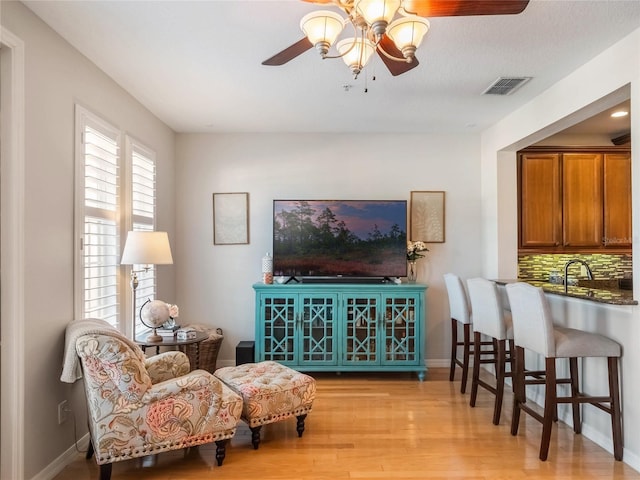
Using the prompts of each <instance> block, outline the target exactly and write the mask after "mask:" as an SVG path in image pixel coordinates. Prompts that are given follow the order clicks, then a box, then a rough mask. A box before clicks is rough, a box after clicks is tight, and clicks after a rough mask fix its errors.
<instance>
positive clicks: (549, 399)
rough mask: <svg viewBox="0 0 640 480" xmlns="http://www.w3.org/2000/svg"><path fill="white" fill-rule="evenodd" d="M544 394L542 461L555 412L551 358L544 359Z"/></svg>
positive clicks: (553, 362)
mask: <svg viewBox="0 0 640 480" xmlns="http://www.w3.org/2000/svg"><path fill="white" fill-rule="evenodd" d="M545 364H546V368H545V393H544V414H543V418H542V439H541V441H540V455H539V458H540V460H542V461H545V460H546V459H547V456H548V455H549V444H550V443H551V429H552V427H553V422H554V417H555V412H556V400H557V393H556V359H555V358H553V357H550V358H546V359H545Z"/></svg>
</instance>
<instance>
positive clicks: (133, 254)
mask: <svg viewBox="0 0 640 480" xmlns="http://www.w3.org/2000/svg"><path fill="white" fill-rule="evenodd" d="M171 264H173V257H172V256H171V246H170V245H169V236H168V235H167V232H143V231H130V232H128V233H127V240H126V242H125V244H124V250H123V251H122V258H121V259H120V265H144V267H143V269H142V270H134V269H133V267H132V268H131V294H132V298H131V305H132V309H131V320H132V322H133V326H132V328H133V338H134V339H135V338H136V289H137V288H138V273H140V272H146V271H148V270H149V268H150V266H151V265H171Z"/></svg>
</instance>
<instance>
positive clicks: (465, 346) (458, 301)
mask: <svg viewBox="0 0 640 480" xmlns="http://www.w3.org/2000/svg"><path fill="white" fill-rule="evenodd" d="M444 282H445V285H446V287H447V295H448V297H449V311H450V315H451V366H450V367H449V381H450V382H453V380H454V378H455V374H456V366H459V367H460V368H461V369H462V379H461V383H460V393H464V392H465V391H466V389H467V377H468V374H469V364H470V359H471V357H472V356H473V340H472V339H471V328H472V319H471V305H470V302H469V297H468V296H467V291H466V290H465V288H464V283H462V280H461V279H460V277H458V276H457V275H454V274H453V273H445V274H444ZM459 325H461V326H462V340H458V329H459ZM481 345H493V343H492V342H481ZM459 347H462V358H458V348H459ZM480 361H481V363H491V362H493V360H487V359H482V360H480Z"/></svg>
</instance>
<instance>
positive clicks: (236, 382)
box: [214, 361, 316, 449]
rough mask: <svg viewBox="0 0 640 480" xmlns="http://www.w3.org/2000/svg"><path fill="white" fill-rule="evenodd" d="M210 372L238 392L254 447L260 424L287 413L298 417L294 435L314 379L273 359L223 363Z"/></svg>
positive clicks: (311, 397)
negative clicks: (231, 363)
mask: <svg viewBox="0 0 640 480" xmlns="http://www.w3.org/2000/svg"><path fill="white" fill-rule="evenodd" d="M214 375H215V376H216V377H218V378H219V379H220V380H222V381H223V382H224V383H225V384H227V385H228V386H229V387H230V388H231V389H232V390H233V391H235V392H236V393H238V394H239V395H240V396H242V399H243V405H242V419H243V420H244V421H245V422H246V423H247V424H248V425H249V428H250V429H251V443H252V444H253V448H254V449H257V448H258V445H259V444H260V429H261V428H262V425H266V424H269V423H274V422H278V421H280V420H284V419H285V418H289V417H294V416H295V417H296V418H297V419H298V424H297V428H296V429H297V432H298V437H301V436H302V432H304V420H305V418H306V417H307V413H309V412H310V411H311V406H312V404H313V400H314V398H315V396H316V381H315V380H314V379H313V378H312V377H310V376H309V375H305V374H304V373H300V372H297V371H295V370H293V369H291V368H289V367H285V366H284V365H281V364H279V363H277V362H271V361H267V362H259V363H245V364H243V365H238V366H236V367H223V368H219V369H218V370H216V371H215V373H214Z"/></svg>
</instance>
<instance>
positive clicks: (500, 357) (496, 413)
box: [493, 340, 507, 425]
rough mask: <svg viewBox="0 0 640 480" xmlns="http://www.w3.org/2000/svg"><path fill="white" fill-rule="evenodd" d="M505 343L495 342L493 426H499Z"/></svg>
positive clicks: (502, 341) (502, 394) (502, 393)
mask: <svg viewBox="0 0 640 480" xmlns="http://www.w3.org/2000/svg"><path fill="white" fill-rule="evenodd" d="M505 348H506V342H505V340H498V341H497V342H496V350H497V351H496V400H495V403H494V406H493V424H494V425H498V424H500V414H501V413H502V397H503V396H504V364H505V363H506V355H507V354H506V351H505Z"/></svg>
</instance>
